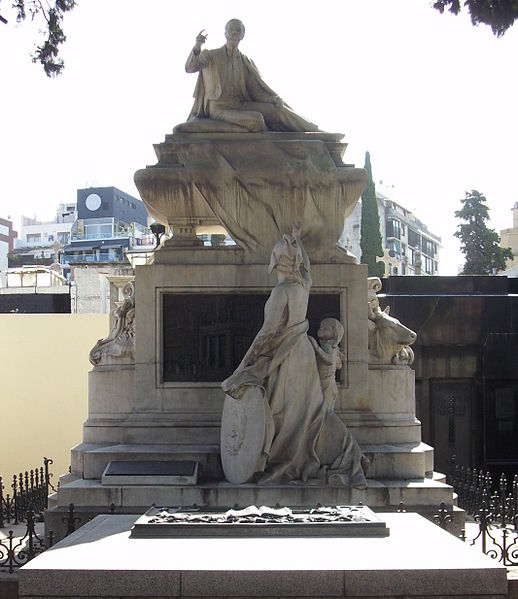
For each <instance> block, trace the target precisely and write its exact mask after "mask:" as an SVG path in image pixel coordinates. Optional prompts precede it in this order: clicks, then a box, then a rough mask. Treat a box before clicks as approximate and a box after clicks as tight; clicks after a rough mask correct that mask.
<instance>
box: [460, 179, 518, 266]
mask: <svg viewBox="0 0 518 599" xmlns="http://www.w3.org/2000/svg"><path fill="white" fill-rule="evenodd" d="M460 202H461V204H462V208H461V209H460V210H457V211H456V212H455V216H456V217H457V218H458V219H460V220H461V221H464V222H461V224H459V225H458V226H457V229H458V230H457V231H456V232H455V233H454V235H455V237H458V238H459V239H460V243H461V247H460V250H461V252H462V253H463V254H464V256H465V257H466V263H465V264H464V269H463V270H462V274H463V275H490V274H492V272H493V269H494V268H496V270H497V271H499V270H505V263H506V261H507V260H512V259H513V252H512V251H511V248H502V247H500V245H499V243H500V237H499V235H498V233H497V232H496V231H495V230H494V229H490V228H489V227H488V226H487V225H486V221H488V220H489V208H488V206H487V204H486V202H487V200H486V197H485V196H484V195H483V194H482V193H480V192H479V191H477V190H476V189H472V190H471V192H466V197H465V198H464V199H463V200H461V201H460Z"/></svg>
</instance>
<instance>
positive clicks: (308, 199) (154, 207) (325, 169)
mask: <svg viewBox="0 0 518 599" xmlns="http://www.w3.org/2000/svg"><path fill="white" fill-rule="evenodd" d="M341 137H342V136H341V135H338V134H330V133H320V132H319V133H270V132H268V133H245V134H243V133H237V134H236V133H217V134H216V133H214V134H207V133H205V134H202V133H190V134H186V133H183V134H173V135H170V136H167V137H166V141H165V143H163V144H158V145H156V146H155V150H156V153H157V156H158V164H156V165H155V166H150V167H147V168H146V169H142V170H139V171H137V172H136V173H135V184H136V186H137V188H138V190H139V192H140V194H141V196H142V199H143V200H144V203H145V204H146V206H147V208H148V211H149V213H150V214H151V216H152V217H153V218H154V219H155V220H157V221H159V222H161V223H163V224H164V225H168V226H172V227H173V232H175V231H177V232H179V231H181V230H184V231H185V230H189V229H190V230H192V229H196V228H197V227H201V226H207V225H214V224H221V225H222V226H223V227H224V228H225V229H226V230H227V231H228V232H229V234H230V236H231V237H232V238H233V239H234V240H235V242H236V243H237V244H238V245H239V246H240V247H241V248H242V249H243V250H245V252H246V253H247V254H253V256H254V258H258V259H267V258H268V257H269V255H270V251H271V248H272V247H273V245H274V244H275V242H276V241H277V240H278V239H279V238H280V237H281V235H282V234H283V233H287V232H289V231H290V230H291V226H292V224H293V223H294V222H295V221H296V220H300V221H302V230H303V242H304V245H305V247H306V249H307V251H308V253H309V256H310V258H311V259H312V260H325V259H326V258H329V257H330V256H331V255H334V253H335V245H336V242H337V241H338V239H339V237H340V235H341V233H342V230H343V222H344V218H345V217H347V216H348V215H349V214H350V213H351V212H352V210H353V208H354V206H355V204H356V202H357V201H358V199H359V197H360V195H361V193H362V191H363V189H364V187H365V183H366V177H367V175H366V172H365V171H364V169H357V168H354V167H353V166H352V165H344V164H343V162H342V161H341V155H342V153H343V151H344V150H345V144H342V143H340V139H341Z"/></svg>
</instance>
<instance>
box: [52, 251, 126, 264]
mask: <svg viewBox="0 0 518 599" xmlns="http://www.w3.org/2000/svg"><path fill="white" fill-rule="evenodd" d="M124 260H125V259H124V258H123V257H122V256H119V255H117V254H116V255H110V254H105V253H101V254H96V255H94V254H87V255H85V256H63V258H62V261H63V264H70V263H76V262H124Z"/></svg>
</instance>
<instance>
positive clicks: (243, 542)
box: [19, 513, 507, 599]
mask: <svg viewBox="0 0 518 599" xmlns="http://www.w3.org/2000/svg"><path fill="white" fill-rule="evenodd" d="M137 518H138V516H137V515H133V516H130V515H112V516H98V517H97V518H95V519H94V520H93V521H92V522H89V523H88V524H87V525H86V526H84V527H83V528H81V529H80V530H78V531H76V532H75V533H73V534H72V535H70V536H69V537H67V538H66V539H64V540H63V541H61V542H60V543H59V544H58V545H56V546H54V547H53V548H52V549H49V550H48V551H45V552H44V553H42V554H41V555H39V556H37V557H36V558H35V559H33V560H32V561H30V562H29V563H28V564H27V565H26V566H24V567H23V568H22V569H21V571H20V586H19V596H20V597H22V598H24V599H32V598H36V597H38V598H41V597H47V598H50V597H56V596H57V595H58V596H59V597H62V598H67V597H70V598H71V597H75V598H77V597H90V598H100V597H103V598H105V599H106V598H107V597H118V598H120V599H126V598H129V597H163V598H165V597H191V598H194V597H234V598H238V597H243V598H244V597H258V598H259V597H263V598H266V597H268V598H273V597H283V598H284V599H290V598H291V597H298V598H299V599H300V598H301V597H356V598H357V599H359V598H362V597H363V598H366V597H370V598H374V597H384V598H386V599H396V598H397V599H410V598H412V599H418V598H419V599H432V598H435V599H445V598H446V597H455V598H456V599H468V598H473V599H475V598H478V599H490V598H491V599H505V597H506V594H507V577H506V569H505V568H504V567H503V566H500V565H499V564H498V563H497V562H496V561H495V560H492V559H490V558H488V557H487V556H485V555H483V554H482V553H480V552H478V551H473V550H472V549H470V548H469V547H467V546H466V545H465V544H464V543H463V542H462V541H460V540H459V539H456V538H454V537H453V536H452V535H450V534H449V533H448V532H446V531H444V530H442V529H441V528H439V527H438V526H435V525H434V524H431V523H430V522H427V521H426V520H425V519H423V518H422V517H420V516H419V515H417V514H410V513H399V514H383V515H382V519H383V520H384V521H386V523H387V526H388V527H389V529H390V536H388V537H379V538H351V537H349V538H340V537H320V538H307V537H305V538H224V539H221V538H219V539H218V538H203V539H189V538H187V539H186V538H182V539H179V538H171V539H149V538H145V539H136V538H131V539H130V538H129V535H130V530H131V527H132V526H133V524H134V522H135V520H136V519H137Z"/></svg>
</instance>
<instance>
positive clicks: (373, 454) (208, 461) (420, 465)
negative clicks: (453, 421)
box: [72, 442, 433, 480]
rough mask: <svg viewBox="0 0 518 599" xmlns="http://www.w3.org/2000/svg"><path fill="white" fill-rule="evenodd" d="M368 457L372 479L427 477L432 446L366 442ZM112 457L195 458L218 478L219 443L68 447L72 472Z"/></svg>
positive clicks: (87, 470) (98, 470)
mask: <svg viewBox="0 0 518 599" xmlns="http://www.w3.org/2000/svg"><path fill="white" fill-rule="evenodd" d="M361 447H362V449H363V452H364V453H365V455H366V456H367V458H368V459H369V462H370V463H369V466H368V468H367V472H366V474H367V476H368V477H369V478H374V479H382V480H387V479H388V480H390V479H412V478H423V477H430V476H431V475H432V471H433V449H432V448H431V447H430V446H429V445H426V444H425V443H420V442H407V443H370V444H362V445H361ZM112 460H123V461H142V460H163V461H166V460H179V461H191V460H194V461H197V462H198V463H199V468H200V477H201V478H205V479H215V480H222V479H223V473H222V470H221V462H220V457H219V444H215V443H212V444H200V445H191V444H179V443H175V444H145V445H144V444H113V445H112V444H107V443H103V444H101V443H81V444H80V445H77V446H76V447H74V448H73V449H72V473H74V474H77V475H81V476H82V478H85V479H98V478H100V476H101V475H102V473H103V472H104V469H105V468H106V466H107V465H108V463H109V462H110V461H112Z"/></svg>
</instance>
